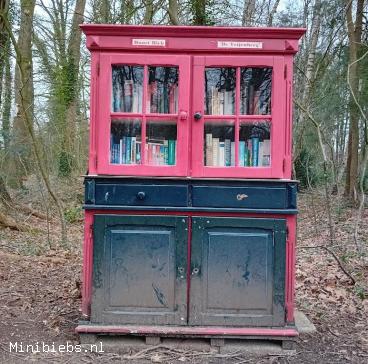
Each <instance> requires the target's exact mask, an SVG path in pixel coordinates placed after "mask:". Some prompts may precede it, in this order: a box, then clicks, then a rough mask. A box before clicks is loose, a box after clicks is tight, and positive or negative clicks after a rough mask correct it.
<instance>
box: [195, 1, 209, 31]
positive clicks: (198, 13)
mask: <svg viewBox="0 0 368 364" xmlns="http://www.w3.org/2000/svg"><path fill="white" fill-rule="evenodd" d="M191 6H192V13H193V25H206V24H207V16H206V0H191Z"/></svg>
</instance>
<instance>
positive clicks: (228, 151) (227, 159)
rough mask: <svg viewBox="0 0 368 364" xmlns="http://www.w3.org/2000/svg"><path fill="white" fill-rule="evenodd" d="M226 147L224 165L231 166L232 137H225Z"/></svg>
mask: <svg viewBox="0 0 368 364" xmlns="http://www.w3.org/2000/svg"><path fill="white" fill-rule="evenodd" d="M224 148H225V152H224V153H225V155H224V166H226V167H230V166H231V140H230V139H225V142H224Z"/></svg>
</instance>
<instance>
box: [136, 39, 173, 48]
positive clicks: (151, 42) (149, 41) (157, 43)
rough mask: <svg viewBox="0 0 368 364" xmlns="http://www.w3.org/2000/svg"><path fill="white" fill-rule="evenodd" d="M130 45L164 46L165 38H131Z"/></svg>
mask: <svg viewBox="0 0 368 364" xmlns="http://www.w3.org/2000/svg"><path fill="white" fill-rule="evenodd" d="M132 45H136V46H151V47H152V46H153V47H165V46H166V40H165V39H132Z"/></svg>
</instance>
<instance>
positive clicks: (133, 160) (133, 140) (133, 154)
mask: <svg viewBox="0 0 368 364" xmlns="http://www.w3.org/2000/svg"><path fill="white" fill-rule="evenodd" d="M136 143H137V138H136V137H131V145H130V153H131V154H130V161H131V163H133V164H135V163H136V147H135V145H136Z"/></svg>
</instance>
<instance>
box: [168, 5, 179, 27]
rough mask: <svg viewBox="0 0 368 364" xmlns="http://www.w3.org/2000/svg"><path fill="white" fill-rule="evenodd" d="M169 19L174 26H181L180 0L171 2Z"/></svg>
mask: <svg viewBox="0 0 368 364" xmlns="http://www.w3.org/2000/svg"><path fill="white" fill-rule="evenodd" d="M168 12H169V17H170V22H171V24H172V25H179V18H178V0H169V9H168Z"/></svg>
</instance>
